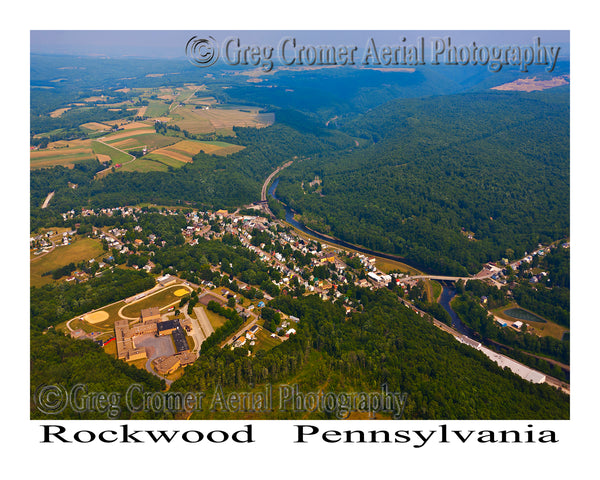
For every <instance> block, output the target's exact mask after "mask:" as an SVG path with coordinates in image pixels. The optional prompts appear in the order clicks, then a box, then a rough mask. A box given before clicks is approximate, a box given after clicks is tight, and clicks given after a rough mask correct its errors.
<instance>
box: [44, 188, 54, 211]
mask: <svg viewBox="0 0 600 480" xmlns="http://www.w3.org/2000/svg"><path fill="white" fill-rule="evenodd" d="M53 196H54V191H52V192H50V193H49V194H48V196H47V197H46V200H44V203H43V205H42V208H46V207H47V206H48V204H49V203H50V200H52V197H53Z"/></svg>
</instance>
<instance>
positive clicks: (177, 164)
mask: <svg viewBox="0 0 600 480" xmlns="http://www.w3.org/2000/svg"><path fill="white" fill-rule="evenodd" d="M156 152H157V151H154V152H152V153H150V154H148V155H144V157H143V158H142V159H143V160H154V161H156V162H160V163H162V164H164V165H166V166H168V167H173V168H181V167H183V166H184V165H185V163H186V162H182V161H180V160H174V159H173V158H171V157H167V156H165V155H161V154H159V153H156Z"/></svg>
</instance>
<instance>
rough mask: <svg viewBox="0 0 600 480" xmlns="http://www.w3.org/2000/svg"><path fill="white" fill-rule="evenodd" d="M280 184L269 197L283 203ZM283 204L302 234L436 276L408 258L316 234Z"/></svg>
mask: <svg viewBox="0 0 600 480" xmlns="http://www.w3.org/2000/svg"><path fill="white" fill-rule="evenodd" d="M278 184H279V179H278V178H276V179H275V180H274V181H273V184H272V185H271V187H270V188H269V195H270V196H271V197H273V198H274V199H275V200H277V201H279V202H281V201H280V200H279V199H278V198H277V196H276V195H275V190H276V189H277V185H278ZM281 203H282V205H283V207H284V208H285V221H286V222H287V223H289V224H290V225H292V226H293V227H295V228H297V229H298V230H300V231H301V232H304V233H306V234H308V235H311V236H313V237H315V238H318V239H319V240H322V241H324V242H327V243H332V244H334V245H339V246H340V247H345V248H350V249H352V250H356V251H357V252H361V253H364V254H366V255H372V256H375V257H381V258H386V259H388V260H394V261H396V262H402V263H404V264H406V265H408V266H409V267H413V268H415V269H417V270H420V271H421V272H424V273H426V274H429V275H435V274H436V273H435V272H432V271H430V270H429V269H426V268H425V267H423V265H419V264H417V263H416V262H414V261H412V260H407V259H406V258H403V257H399V256H398V255H392V254H391V253H384V252H377V251H375V250H370V249H368V248H365V247H361V246H360V245H354V244H353V243H348V242H345V241H344V240H340V239H339V238H333V237H330V236H327V235H323V234H322V233H319V232H315V231H314V230H311V229H310V228H308V227H306V226H305V225H303V224H302V223H300V222H298V221H297V220H296V219H294V212H293V211H292V209H291V208H290V207H288V206H287V205H286V204H284V203H283V202H281Z"/></svg>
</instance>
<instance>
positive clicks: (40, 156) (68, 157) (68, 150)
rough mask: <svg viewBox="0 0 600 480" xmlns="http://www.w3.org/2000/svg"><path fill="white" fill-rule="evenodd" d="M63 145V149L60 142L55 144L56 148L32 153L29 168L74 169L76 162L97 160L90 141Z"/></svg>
mask: <svg viewBox="0 0 600 480" xmlns="http://www.w3.org/2000/svg"><path fill="white" fill-rule="evenodd" d="M51 145H52V144H51ZM63 145H65V146H64V147H61V145H60V144H58V142H54V148H50V145H49V148H45V149H43V150H33V151H31V152H30V154H29V160H30V163H29V167H30V168H32V169H36V168H45V167H53V166H55V165H62V166H64V167H69V168H72V167H73V165H74V164H75V163H76V162H79V161H82V160H93V159H94V158H95V155H94V152H93V151H92V146H91V141H90V140H87V141H85V142H70V143H68V144H67V143H66V142H65V143H63ZM66 145H68V146H66Z"/></svg>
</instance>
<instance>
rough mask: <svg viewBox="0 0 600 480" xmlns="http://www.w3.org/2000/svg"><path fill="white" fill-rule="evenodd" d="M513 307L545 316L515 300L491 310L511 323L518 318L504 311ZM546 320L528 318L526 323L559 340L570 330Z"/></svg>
mask: <svg viewBox="0 0 600 480" xmlns="http://www.w3.org/2000/svg"><path fill="white" fill-rule="evenodd" d="M511 308H520V309H522V310H525V311H527V312H530V313H531V314H533V315H536V316H538V317H540V318H543V317H542V316H541V315H538V314H537V313H534V312H532V311H530V310H527V309H526V308H523V307H521V306H519V305H517V304H516V303H515V302H512V303H510V304H509V305H506V306H504V307H500V308H496V309H494V310H491V313H492V314H493V315H495V316H496V317H499V318H502V319H504V320H506V321H507V322H509V325H510V324H511V323H513V322H516V321H517V319H516V318H514V317H511V316H510V315H506V314H505V313H504V311H505V310H510V309H511ZM544 320H546V321H545V322H532V321H529V320H528V321H526V322H524V323H527V325H529V326H530V327H531V328H532V329H533V331H534V332H535V333H536V334H537V335H539V336H540V337H546V336H547V337H554V338H556V339H558V340H562V337H563V335H564V334H565V333H566V332H568V331H569V329H568V328H566V327H563V326H561V325H558V324H557V323H554V322H551V321H550V320H547V319H544Z"/></svg>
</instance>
